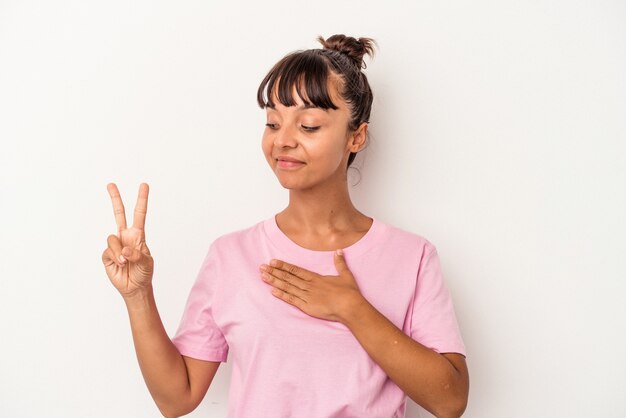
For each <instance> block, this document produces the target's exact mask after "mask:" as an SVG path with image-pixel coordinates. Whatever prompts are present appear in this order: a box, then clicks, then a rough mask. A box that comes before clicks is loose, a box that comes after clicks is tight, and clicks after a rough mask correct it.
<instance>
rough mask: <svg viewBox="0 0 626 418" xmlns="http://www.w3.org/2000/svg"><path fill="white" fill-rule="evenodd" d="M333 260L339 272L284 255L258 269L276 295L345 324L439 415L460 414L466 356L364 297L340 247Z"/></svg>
mask: <svg viewBox="0 0 626 418" xmlns="http://www.w3.org/2000/svg"><path fill="white" fill-rule="evenodd" d="M335 266H336V267H337V272H338V273H339V276H323V275H320V274H317V273H315V272H311V271H309V270H305V269H303V268H300V267H298V266H295V265H293V264H289V263H286V262H284V261H282V260H272V262H271V263H270V265H266V264H263V265H261V267H260V270H261V277H262V279H263V280H264V281H265V282H266V283H268V284H269V285H271V286H272V294H273V295H274V296H276V297H277V298H279V299H281V300H283V301H285V302H287V303H289V304H291V305H293V306H296V307H297V308H299V309H300V310H302V311H303V312H305V313H307V314H308V315H311V316H314V317H316V318H320V319H326V320H330V321H337V322H341V323H342V324H344V325H345V326H346V327H347V328H348V329H349V330H350V331H351V332H352V334H354V336H355V338H356V339H357V340H358V341H359V343H360V344H361V346H363V348H364V349H365V351H366V352H367V353H368V354H369V356H370V357H371V358H372V360H374V361H375V362H376V363H377V364H378V365H379V366H380V367H381V368H382V369H383V370H384V371H385V373H387V375H388V376H389V378H390V379H391V380H393V381H394V382H395V383H396V384H397V385H398V387H400V388H401V389H402V390H403V391H404V392H405V393H406V394H407V395H408V396H409V397H410V398H411V399H412V400H413V401H415V402H416V403H417V404H419V405H421V406H422V407H424V408H425V409H426V410H428V411H429V412H431V413H433V414H434V415H435V416H437V417H439V418H447V417H460V416H461V415H462V414H463V411H464V410H465V407H466V405H467V397H468V391H469V374H468V371H467V365H466V363H465V357H464V356H463V355H461V354H457V353H444V354H439V353H437V352H435V351H433V350H431V349H429V348H427V347H425V346H424V345H422V344H420V343H418V342H417V341H415V340H413V339H412V338H411V337H409V336H408V335H406V334H405V333H404V332H402V330H400V329H399V328H398V327H396V326H395V325H394V324H393V323H392V322H391V321H389V319H387V318H386V317H385V316H384V315H383V314H381V313H380V312H379V311H378V310H377V309H376V308H375V307H374V306H372V305H371V304H370V303H369V302H368V301H367V300H366V299H365V298H364V297H363V295H362V294H361V292H360V291H359V288H358V285H357V283H356V280H355V279H354V276H353V275H352V273H351V272H350V270H349V269H348V266H347V264H346V262H345V259H344V257H343V254H342V253H341V251H338V252H337V253H336V255H335Z"/></svg>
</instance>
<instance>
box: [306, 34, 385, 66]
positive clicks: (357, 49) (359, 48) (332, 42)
mask: <svg viewBox="0 0 626 418" xmlns="http://www.w3.org/2000/svg"><path fill="white" fill-rule="evenodd" d="M317 40H318V41H320V43H321V44H322V46H323V47H324V49H331V50H335V51H338V52H340V53H342V54H345V55H347V56H348V57H349V58H350V59H351V60H352V61H353V62H354V63H355V64H356V65H357V67H359V68H366V67H367V66H366V65H365V62H364V61H363V57H364V56H365V54H367V55H369V56H374V45H375V44H376V41H374V40H373V39H371V38H359V39H356V38H353V37H351V36H346V35H333V36H331V37H330V38H328V39H324V38H322V37H321V36H318V37H317Z"/></svg>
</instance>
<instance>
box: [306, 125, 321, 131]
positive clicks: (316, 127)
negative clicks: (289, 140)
mask: <svg viewBox="0 0 626 418" xmlns="http://www.w3.org/2000/svg"><path fill="white" fill-rule="evenodd" d="M319 128H320V127H319V126H305V125H302V129H304V130H305V131H309V132H314V131H317V130H318V129H319Z"/></svg>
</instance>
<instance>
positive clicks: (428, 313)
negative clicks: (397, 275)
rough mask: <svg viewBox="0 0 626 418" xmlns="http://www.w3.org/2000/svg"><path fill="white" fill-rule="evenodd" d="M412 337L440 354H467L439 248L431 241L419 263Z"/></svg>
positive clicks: (413, 305) (412, 311)
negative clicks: (438, 251)
mask: <svg viewBox="0 0 626 418" xmlns="http://www.w3.org/2000/svg"><path fill="white" fill-rule="evenodd" d="M410 315H411V316H410V318H411V326H410V332H411V334H410V336H411V338H413V339H414V340H415V341H417V342H419V343H420V344H422V345H424V346H426V347H428V348H430V349H432V350H434V351H436V352H438V353H459V354H462V355H464V356H465V344H464V343H463V339H462V337H461V333H460V330H459V326H458V323H457V320H456V315H455V312H454V306H453V304H452V297H451V295H450V291H449V290H448V288H447V287H446V284H445V283H444V280H443V274H442V272H441V265H440V263H439V255H438V253H437V249H436V248H435V247H434V246H433V245H432V244H429V245H427V246H426V248H425V249H424V256H423V257H422V260H421V262H420V265H419V270H418V273H417V282H416V286H415V294H414V295H413V304H412V310H411V313H410Z"/></svg>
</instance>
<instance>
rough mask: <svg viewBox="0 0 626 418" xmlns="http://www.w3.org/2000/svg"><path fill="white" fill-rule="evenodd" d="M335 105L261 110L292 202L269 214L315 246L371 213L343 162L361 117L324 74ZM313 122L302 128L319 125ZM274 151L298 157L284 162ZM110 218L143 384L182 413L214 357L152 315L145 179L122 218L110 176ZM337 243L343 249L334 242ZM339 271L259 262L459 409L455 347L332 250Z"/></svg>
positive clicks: (301, 298) (282, 298) (281, 292)
mask: <svg viewBox="0 0 626 418" xmlns="http://www.w3.org/2000/svg"><path fill="white" fill-rule="evenodd" d="M329 83H330V89H331V98H332V100H333V102H334V103H335V104H337V105H338V106H339V109H336V110H332V109H330V110H327V111H326V110H322V109H318V108H313V109H307V108H304V106H303V105H304V103H303V101H302V100H301V99H300V98H298V97H297V95H296V94H295V93H294V97H295V98H296V101H297V104H296V106H293V107H285V106H282V105H281V104H280V103H278V102H277V101H276V107H275V108H274V109H267V110H266V112H267V122H268V124H269V126H267V127H266V129H265V131H264V134H263V140H262V149H263V153H264V155H265V158H266V160H267V162H268V164H269V166H270V168H271V169H272V171H273V172H274V173H275V175H276V177H277V179H278V181H279V182H280V184H281V185H282V186H283V187H284V188H286V189H288V190H289V204H288V206H287V207H286V208H285V209H284V210H283V211H282V212H280V213H278V214H277V215H276V222H277V224H278V226H279V228H280V229H281V230H282V231H283V232H284V233H285V234H286V235H287V236H288V237H289V238H290V239H292V240H293V241H294V242H296V243H298V244H299V245H301V246H303V247H305V248H309V249H313V250H318V251H332V250H335V249H341V248H345V247H348V246H350V245H351V244H353V243H355V242H356V241H358V240H359V239H360V238H361V237H362V236H363V235H364V234H365V233H366V232H367V231H368V230H369V228H370V227H371V224H372V218H370V217H367V216H365V215H364V214H362V213H361V212H359V211H358V210H357V209H356V208H355V207H354V205H353V204H352V201H351V199H350V195H349V191H348V184H347V170H346V167H347V161H348V156H349V154H350V152H358V151H360V150H361V149H362V148H363V146H364V144H365V139H366V133H367V127H368V125H367V124H366V123H363V124H361V126H359V128H358V129H356V130H355V131H350V130H349V129H348V121H349V108H348V106H347V104H346V103H345V102H344V101H343V100H342V99H341V98H340V97H339V95H338V93H337V79H336V77H333V78H331V79H330V80H329ZM317 126H319V129H316V130H311V129H308V128H307V127H317ZM278 155H288V156H290V157H293V158H296V159H298V160H301V161H302V162H303V163H304V164H303V165H302V166H300V167H299V168H298V169H297V170H288V169H284V168H281V167H280V166H279V164H278V162H277V161H276V157H277V156H278ZM107 189H108V192H109V195H110V196H111V201H112V204H113V211H114V215H115V220H116V224H117V229H118V233H117V235H114V234H112V235H109V237H108V238H107V248H106V249H105V250H104V252H103V254H102V262H103V264H104V267H105V271H106V273H107V275H108V277H109V279H110V281H111V283H112V284H113V286H114V287H115V288H116V289H117V290H118V291H119V293H120V295H121V296H122V298H123V300H124V302H125V305H126V308H127V311H128V315H129V319H130V325H131V331H132V335H133V342H134V345H135V351H136V354H137V359H138V362H139V366H140V369H141V372H142V375H143V377H144V380H145V382H146V385H147V387H148V389H149V391H150V394H151V396H152V397H153V399H154V401H155V403H156V404H157V406H158V408H159V410H160V411H161V413H162V414H163V415H164V416H166V417H178V416H182V415H186V414H188V413H189V412H191V411H192V410H194V409H195V408H196V407H197V406H198V404H199V403H200V402H201V400H202V399H203V397H204V395H205V394H206V392H207V390H208V388H209V386H210V384H211V382H212V381H213V378H214V376H215V374H216V372H217V370H218V367H219V365H220V363H219V362H209V361H203V360H197V359H193V358H190V357H186V356H182V355H180V353H179V352H178V350H177V349H176V347H175V346H174V345H173V343H172V341H171V340H170V338H169V337H168V335H167V333H166V332H165V329H164V327H163V323H162V321H161V318H160V316H159V313H158V310H157V307H156V303H155V300H154V292H153V288H152V276H153V272H154V260H153V258H152V256H151V254H150V250H149V249H148V246H147V244H146V240H145V219H146V214H147V207H148V193H149V187H148V185H147V184H146V183H142V184H141V185H140V187H139V194H138V197H137V203H136V206H135V211H134V218H133V225H132V227H130V228H129V227H127V224H126V215H125V209H124V205H123V203H122V199H121V196H120V193H119V191H118V189H117V186H116V185H115V184H114V183H110V184H108V185H107ZM339 251H340V250H339ZM335 266H336V268H337V272H338V273H339V274H338V276H322V275H319V274H317V273H315V272H312V271H307V270H305V269H302V268H301V267H299V266H296V265H292V264H288V263H285V262H284V261H282V260H268V263H267V264H265V263H264V264H262V265H261V266H259V276H260V277H259V279H260V280H264V281H265V283H267V284H268V291H271V292H272V294H273V295H274V296H276V303H289V304H291V305H293V307H294V309H300V310H302V311H303V312H305V313H307V314H308V315H311V316H313V317H316V318H319V319H320V320H329V321H338V322H341V323H343V324H345V325H346V326H347V327H348V329H350V331H351V332H352V333H353V334H354V336H355V338H356V339H357V340H358V341H359V343H360V344H361V345H362V347H363V348H364V349H365V350H366V351H367V352H368V354H369V355H370V357H371V358H372V359H373V360H374V361H375V362H376V363H377V364H378V365H380V367H381V368H382V369H383V370H385V372H386V373H387V374H388V375H389V377H390V378H391V379H392V380H393V381H394V382H395V383H396V384H397V385H398V386H399V387H400V388H401V389H402V390H404V391H405V392H406V393H407V395H408V396H409V397H410V398H411V399H413V400H414V401H415V402H417V403H418V404H420V405H422V406H423V407H424V408H426V409H427V410H429V411H430V412H432V413H434V414H435V415H436V416H438V417H456V416H460V415H461V414H462V413H463V411H464V409H465V405H466V403H467V394H468V387H469V378H468V372H467V366H466V364H465V358H464V357H463V356H462V355H460V354H455V353H446V354H438V353H436V352H434V351H432V350H430V349H428V348H426V347H424V346H423V345H421V344H419V343H418V342H416V341H414V340H412V339H411V338H410V337H408V336H407V335H406V334H404V333H403V332H402V331H401V330H400V329H398V328H397V327H396V326H395V325H394V324H392V323H391V322H390V321H389V320H388V319H387V318H385V317H384V316H383V315H382V314H381V313H380V312H378V311H377V310H376V309H375V308H374V307H373V306H372V305H371V304H369V302H368V301H367V300H365V298H364V297H363V296H362V295H361V293H360V291H359V288H358V286H357V284H356V281H355V279H354V277H353V275H352V273H351V272H350V269H349V267H348V265H347V264H346V262H345V260H344V259H343V256H342V255H341V254H337V255H335Z"/></svg>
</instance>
